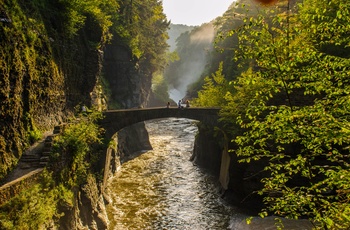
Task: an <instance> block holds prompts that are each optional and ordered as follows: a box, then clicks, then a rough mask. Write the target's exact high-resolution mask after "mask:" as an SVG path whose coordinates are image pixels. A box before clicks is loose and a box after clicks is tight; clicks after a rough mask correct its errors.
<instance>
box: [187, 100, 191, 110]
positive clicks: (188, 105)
mask: <svg viewBox="0 0 350 230" xmlns="http://www.w3.org/2000/svg"><path fill="white" fill-rule="evenodd" d="M186 108H190V101H189V100H186Z"/></svg>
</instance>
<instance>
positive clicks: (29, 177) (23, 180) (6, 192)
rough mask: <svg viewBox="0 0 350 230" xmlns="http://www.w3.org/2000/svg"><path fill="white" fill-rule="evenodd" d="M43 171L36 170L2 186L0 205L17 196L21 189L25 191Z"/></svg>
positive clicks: (0, 188)
mask: <svg viewBox="0 0 350 230" xmlns="http://www.w3.org/2000/svg"><path fill="white" fill-rule="evenodd" d="M42 171H43V168H39V169H36V170H34V171H31V172H30V173H28V174H26V175H24V176H22V177H20V178H18V179H16V180H14V181H11V182H9V183H7V184H4V185H3V186H1V187H0V205H2V204H3V203H5V202H7V201H8V200H10V199H11V198H12V197H14V196H16V195H18V194H19V193H20V192H21V191H22V190H23V189H27V188H29V187H30V186H32V185H33V184H35V183H36V182H37V181H38V179H39V177H40V175H41V172H42Z"/></svg>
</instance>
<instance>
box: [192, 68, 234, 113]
mask: <svg viewBox="0 0 350 230" xmlns="http://www.w3.org/2000/svg"><path fill="white" fill-rule="evenodd" d="M222 69H223V64H222V62H221V63H220V65H219V68H218V70H217V71H216V72H215V74H212V76H211V78H210V77H206V78H205V79H204V81H205V83H204V85H203V89H202V90H201V91H199V92H198V98H195V99H193V100H192V104H193V105H194V106H201V107H219V106H223V105H225V104H226V99H225V96H226V93H228V92H230V88H231V87H230V85H229V83H228V82H227V80H226V79H225V76H224V75H223V74H222Z"/></svg>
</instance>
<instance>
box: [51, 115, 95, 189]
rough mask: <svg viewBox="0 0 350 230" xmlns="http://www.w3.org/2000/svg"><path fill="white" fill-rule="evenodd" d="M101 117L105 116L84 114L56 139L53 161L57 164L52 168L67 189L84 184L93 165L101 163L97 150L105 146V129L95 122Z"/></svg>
mask: <svg viewBox="0 0 350 230" xmlns="http://www.w3.org/2000/svg"><path fill="white" fill-rule="evenodd" d="M100 118H101V114H100V113H97V112H92V113H90V114H88V115H87V116H85V115H82V116H80V117H79V121H78V122H76V123H70V124H68V125H67V126H66V127H65V128H64V131H63V133H62V134H61V135H59V136H57V137H56V138H55V140H54V146H53V151H52V158H53V160H54V162H56V163H53V165H52V166H51V167H52V170H54V171H55V173H56V176H57V177H58V178H57V179H58V181H59V182H61V183H63V184H64V186H65V187H67V188H73V187H79V186H80V185H82V184H84V183H85V182H86V178H87V175H88V173H89V170H90V166H91V165H92V164H93V163H95V161H96V160H97V157H96V156H95V155H97V153H96V152H95V151H96V149H95V148H94V147H97V146H98V145H100V144H102V141H101V137H100V136H101V134H102V130H100V129H99V127H98V125H97V124H96V123H95V121H97V120H98V119H100ZM62 160H63V161H64V162H65V164H64V166H63V168H57V167H58V165H61V164H60V163H59V162H60V161H62ZM61 167H62V166H61Z"/></svg>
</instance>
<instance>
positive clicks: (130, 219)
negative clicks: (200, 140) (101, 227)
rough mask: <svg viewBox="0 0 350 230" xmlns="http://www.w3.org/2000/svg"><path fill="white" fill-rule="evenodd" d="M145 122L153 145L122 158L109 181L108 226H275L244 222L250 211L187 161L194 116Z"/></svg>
mask: <svg viewBox="0 0 350 230" xmlns="http://www.w3.org/2000/svg"><path fill="white" fill-rule="evenodd" d="M146 128H147V130H148V132H149V137H150V142H151V144H152V147H153V150H151V151H147V152H144V153H143V154H141V155H140V156H138V157H136V158H134V159H132V160H129V161H127V162H125V163H124V164H123V165H122V167H121V169H120V170H119V172H118V173H117V175H116V176H115V177H114V178H112V179H111V181H110V182H109V186H108V189H109V195H110V197H111V199H112V202H111V203H110V204H109V205H108V206H107V213H108V218H109V220H110V225H109V229H111V230H134V229H142V230H146V229H150V230H158V229H160V230H161V229H166V230H170V229H180V230H185V229H191V230H209V229H210V230H223V229H259V230H261V229H276V228H273V226H274V221H273V219H270V220H269V222H267V223H260V222H258V223H257V225H255V226H253V225H250V226H249V227H248V226H242V223H243V222H244V219H245V218H247V217H248V216H247V215H244V214H242V213H241V212H240V211H239V209H238V208H236V207H234V206H232V205H230V204H228V203H226V201H225V200H223V199H222V198H221V197H220V193H219V189H218V188H219V184H218V182H217V181H218V179H217V178H216V177H215V176H213V175H211V174H210V173H208V172H206V171H204V170H203V169H201V168H199V167H198V166H196V165H194V164H193V162H191V161H189V159H190V157H191V155H192V150H193V144H194V138H195V135H196V133H197V127H196V125H195V123H194V121H191V120H188V119H177V118H169V119H162V120H152V121H148V122H146ZM265 219H266V218H265ZM258 221H260V220H258ZM271 227H272V228H271ZM285 227H286V226H285ZM285 229H309V228H302V227H301V226H298V228H294V227H291V228H288V227H287V228H285Z"/></svg>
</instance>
